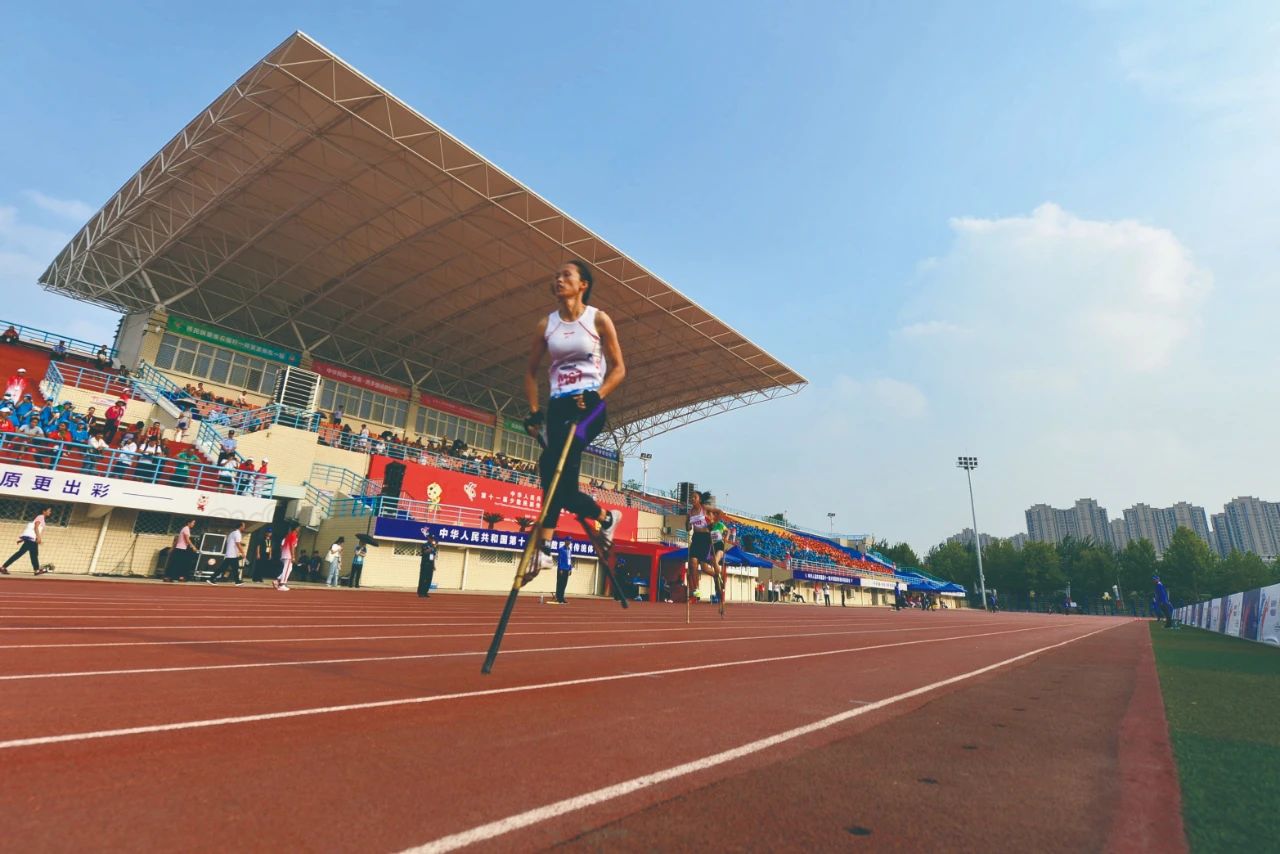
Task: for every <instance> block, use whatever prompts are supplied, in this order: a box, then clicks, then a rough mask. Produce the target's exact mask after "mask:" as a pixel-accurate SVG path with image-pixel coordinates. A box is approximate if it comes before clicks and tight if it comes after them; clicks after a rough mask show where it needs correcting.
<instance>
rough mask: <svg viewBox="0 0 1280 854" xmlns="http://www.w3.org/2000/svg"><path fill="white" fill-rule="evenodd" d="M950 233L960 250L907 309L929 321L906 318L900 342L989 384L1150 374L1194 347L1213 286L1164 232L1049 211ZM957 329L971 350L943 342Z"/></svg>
mask: <svg viewBox="0 0 1280 854" xmlns="http://www.w3.org/2000/svg"><path fill="white" fill-rule="evenodd" d="M951 227H952V230H953V232H954V238H955V239H954V243H953V245H952V247H951V251H950V252H949V253H948V254H947V255H946V256H944V257H941V258H938V259H937V261H936V263H935V264H933V265H932V266H930V268H929V269H928V270H927V271H926V272H924V273H923V274H922V275H921V276H920V278H919V280H918V290H917V293H916V294H915V297H914V299H913V300H912V302H911V304H910V307H909V308H908V312H907V313H908V315H909V316H911V315H915V316H919V317H921V318H926V319H921V320H910V317H909V322H908V323H906V324H905V325H904V326H903V327H902V334H901V335H900V337H901V338H903V339H905V340H907V341H908V342H910V343H916V344H919V345H921V346H929V347H933V348H935V349H937V350H939V351H949V352H951V358H953V359H958V360H960V362H961V363H963V364H965V365H967V366H968V367H969V369H971V370H972V369H974V368H982V369H983V370H982V373H981V375H982V376H983V378H984V381H990V380H991V379H995V378H998V379H999V380H1000V381H1010V382H1016V381H1018V379H1019V378H1020V377H1021V378H1025V377H1027V376H1035V375H1037V374H1044V375H1049V374H1061V373H1062V372H1063V371H1065V372H1066V374H1067V376H1068V377H1075V379H1076V380H1077V382H1079V381H1080V380H1082V379H1083V378H1084V374H1085V373H1086V372H1096V371H1101V372H1109V373H1110V372H1115V373H1117V374H1121V375H1122V374H1127V373H1149V372H1154V371H1159V370H1162V369H1165V368H1168V367H1169V366H1170V365H1171V364H1172V363H1173V361H1174V360H1175V358H1177V357H1178V356H1179V355H1180V354H1183V353H1185V352H1186V351H1187V349H1188V347H1189V346H1190V345H1191V344H1192V343H1193V341H1194V339H1195V336H1196V333H1197V331H1198V329H1199V317H1200V312H1201V307H1202V304H1203V302H1204V300H1205V298H1206V296H1207V295H1208V294H1209V292H1210V290H1211V287H1212V277H1211V276H1210V274H1209V273H1208V272H1207V271H1205V270H1203V269H1201V268H1200V267H1199V266H1197V264H1196V263H1195V261H1194V260H1193V258H1192V256H1191V253H1190V251H1189V250H1188V249H1187V248H1186V247H1185V246H1183V245H1182V243H1181V242H1180V241H1179V240H1178V239H1177V237H1175V236H1174V235H1173V233H1172V232H1170V231H1168V230H1166V229H1162V228H1157V227H1154V226H1150V225H1145V224H1142V223H1139V222H1134V221H1132V220H1112V221H1099V220H1087V219H1082V218H1080V217H1077V216H1074V215H1072V214H1070V213H1068V212H1067V211H1064V210H1063V209H1062V208H1060V207H1058V206H1057V205H1055V204H1051V203H1046V204H1043V205H1041V206H1039V207H1038V208H1036V209H1035V210H1034V211H1033V212H1032V213H1031V214H1030V215H1026V216H1013V217H1006V218H1001V219H975V218H956V219H953V220H952V221H951ZM960 329H963V330H968V331H969V333H970V334H968V335H966V336H965V339H966V340H965V341H964V342H963V346H958V345H957V343H956V342H955V341H954V340H952V339H951V338H949V336H946V335H941V334H939V333H942V332H951V331H954V330H960ZM1054 382H1055V384H1056V385H1059V386H1060V385H1062V384H1063V382H1064V378H1063V377H1058V378H1057V379H1056V380H1055V381H1054Z"/></svg>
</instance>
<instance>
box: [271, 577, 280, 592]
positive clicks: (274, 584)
mask: <svg viewBox="0 0 1280 854" xmlns="http://www.w3.org/2000/svg"><path fill="white" fill-rule="evenodd" d="M271 586H272V587H274V588H275V589H277V590H279V589H280V579H278V578H273V579H271Z"/></svg>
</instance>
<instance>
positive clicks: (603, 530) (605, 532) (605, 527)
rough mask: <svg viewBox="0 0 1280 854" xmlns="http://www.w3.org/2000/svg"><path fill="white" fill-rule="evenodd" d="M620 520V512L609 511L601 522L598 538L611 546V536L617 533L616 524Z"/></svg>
mask: <svg viewBox="0 0 1280 854" xmlns="http://www.w3.org/2000/svg"><path fill="white" fill-rule="evenodd" d="M621 519H622V512H621V511H619V510H610V511H609V512H608V513H607V514H606V515H605V519H604V521H603V522H601V523H600V536H602V537H604V541H605V542H606V543H608V544H609V546H610V547H612V546H613V535H614V534H616V533H617V532H618V522H619V520H621Z"/></svg>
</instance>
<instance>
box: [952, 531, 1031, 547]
mask: <svg viewBox="0 0 1280 854" xmlns="http://www.w3.org/2000/svg"><path fill="white" fill-rule="evenodd" d="M981 539H982V548H983V549H984V550H985V549H988V548H990V547H991V544H992V543H994V542H995V541H996V540H1008V541H1009V542H1010V543H1012V544H1013V547H1014V548H1015V549H1019V550H1021V549H1022V547H1023V546H1024V545H1026V544H1027V535H1026V534H1014V535H1013V536H1012V537H993V536H991V535H990V534H983V535H982V537H981ZM946 542H947V544H951V543H960V544H961V545H965V546H970V545H973V528H965V529H964V530H963V531H961V532H960V533H958V534H952V535H951V536H949V537H947V539H946Z"/></svg>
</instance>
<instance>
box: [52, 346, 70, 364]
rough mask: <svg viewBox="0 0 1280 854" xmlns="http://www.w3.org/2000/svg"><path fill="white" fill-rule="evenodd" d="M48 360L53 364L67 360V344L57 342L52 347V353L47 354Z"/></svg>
mask: <svg viewBox="0 0 1280 854" xmlns="http://www.w3.org/2000/svg"><path fill="white" fill-rule="evenodd" d="M49 358H50V359H52V360H53V361H55V362H61V361H64V360H65V359H66V358H67V342H66V341H59V342H58V343H57V344H55V345H53V352H52V353H51V354H49Z"/></svg>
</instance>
